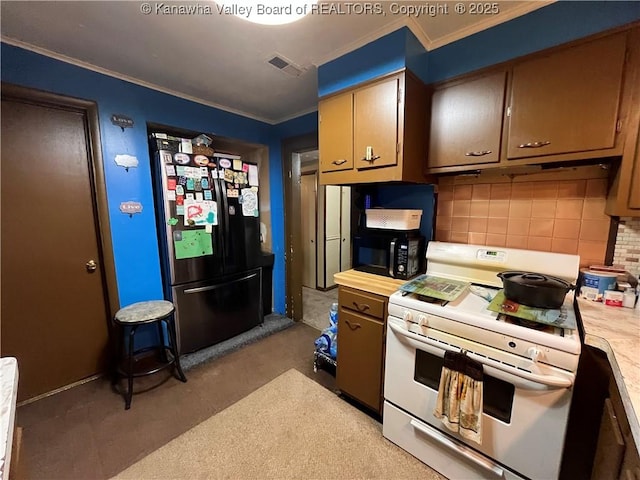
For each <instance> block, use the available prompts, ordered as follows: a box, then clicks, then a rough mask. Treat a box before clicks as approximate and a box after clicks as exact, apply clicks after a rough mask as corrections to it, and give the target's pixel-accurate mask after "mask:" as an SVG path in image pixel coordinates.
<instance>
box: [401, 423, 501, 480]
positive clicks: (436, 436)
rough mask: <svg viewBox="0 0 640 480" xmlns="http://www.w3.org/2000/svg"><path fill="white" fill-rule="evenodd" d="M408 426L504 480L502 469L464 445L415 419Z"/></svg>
mask: <svg viewBox="0 0 640 480" xmlns="http://www.w3.org/2000/svg"><path fill="white" fill-rule="evenodd" d="M410 424H411V426H412V427H413V428H415V429H416V430H418V431H419V432H421V433H423V434H425V435H426V436H428V437H429V438H431V439H432V440H435V441H436V442H438V443H439V444H441V445H443V446H444V447H446V448H448V449H449V450H455V451H456V453H459V454H460V455H462V456H463V457H465V458H467V459H468V460H469V461H471V462H473V463H474V464H476V465H477V466H479V467H481V468H483V469H484V470H486V471H488V472H491V473H493V474H494V475H496V476H497V477H498V478H504V470H503V469H502V468H500V466H498V465H497V464H495V463H494V462H492V461H490V460H488V459H486V458H484V457H483V456H482V455H480V454H478V453H476V452H475V451H474V450H472V449H471V448H469V447H466V446H464V445H461V444H459V443H457V442H455V441H453V440H451V439H450V438H449V437H447V436H445V435H443V434H442V433H440V432H439V431H438V430H436V429H435V428H433V427H430V426H429V425H426V424H424V423H422V422H419V421H418V420H416V419H415V418H412V419H411V422H410Z"/></svg>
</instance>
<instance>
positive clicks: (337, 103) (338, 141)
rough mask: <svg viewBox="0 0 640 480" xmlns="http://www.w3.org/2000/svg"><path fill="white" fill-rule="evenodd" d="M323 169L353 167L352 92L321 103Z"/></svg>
mask: <svg viewBox="0 0 640 480" xmlns="http://www.w3.org/2000/svg"><path fill="white" fill-rule="evenodd" d="M318 119H319V125H318V141H319V144H320V149H319V152H318V154H319V157H320V171H321V172H332V171H336V170H351V169H353V95H352V94H351V92H348V93H343V94H341V95H336V96H334V97H329V98H327V99H326V100H323V101H321V102H320V104H319V105H318Z"/></svg>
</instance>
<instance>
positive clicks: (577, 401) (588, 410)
mask: <svg viewBox="0 0 640 480" xmlns="http://www.w3.org/2000/svg"><path fill="white" fill-rule="evenodd" d="M631 414H633V412H631ZM575 478H581V479H582V478H584V479H589V478H590V479H591V480H640V452H639V450H638V444H636V441H635V439H634V436H633V432H632V431H631V425H630V422H629V418H628V416H627V411H626V410H625V407H624V404H623V402H622V395H621V393H620V390H619V388H618V384H617V382H616V378H615V374H614V372H613V367H612V366H611V363H610V362H609V359H608V358H607V355H606V353H605V352H603V351H602V350H600V349H598V348H595V347H592V346H590V345H583V350H582V353H581V354H580V363H579V366H578V373H577V377H576V382H575V385H574V394H573V400H572V404H571V413H570V415H569V424H568V426H567V433H566V437H565V448H564V452H563V465H562V469H561V473H560V480H565V479H566V480H573V479H575Z"/></svg>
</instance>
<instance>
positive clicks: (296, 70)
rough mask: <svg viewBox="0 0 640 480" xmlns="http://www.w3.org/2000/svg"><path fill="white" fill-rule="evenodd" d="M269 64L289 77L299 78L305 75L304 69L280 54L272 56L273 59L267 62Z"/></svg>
mask: <svg viewBox="0 0 640 480" xmlns="http://www.w3.org/2000/svg"><path fill="white" fill-rule="evenodd" d="M267 62H268V63H270V64H271V65H273V66H274V67H276V68H277V69H278V70H280V71H281V72H284V73H286V74H287V75H291V76H292V77H299V76H300V75H302V74H303V73H304V68H302V67H300V66H298V65H296V64H294V63H293V62H292V61H291V60H289V59H287V58H285V57H283V56H282V55H280V54H279V53H276V54H274V55H272V57H271V58H270V59H269V60H267Z"/></svg>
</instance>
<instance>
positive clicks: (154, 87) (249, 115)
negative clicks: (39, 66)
mask: <svg viewBox="0 0 640 480" xmlns="http://www.w3.org/2000/svg"><path fill="white" fill-rule="evenodd" d="M0 40H2V42H3V43H7V44H9V45H13V46H14V47H19V48H23V49H24V50H29V51H31V52H34V53H38V54H40V55H44V56H45V57H49V58H53V59H55V60H59V61H61V62H64V63H68V64H70V65H74V66H76V67H80V68H84V69H86V70H91V71H92V72H96V73H101V74H103V75H107V76H109V77H112V78H117V79H118V80H124V81H125V82H129V83H133V84H135V85H139V86H141V87H145V88H149V89H151V90H155V91H157V92H161V93H166V94H167V95H172V96H174V97H178V98H182V99H183V100H189V101H191V102H194V103H199V104H201V105H206V106H207V107H213V108H217V109H218V110H222V111H225V112H228V113H233V114H235V115H240V116H242V117H247V118H250V119H252V120H257V121H259V122H263V123H266V124H269V125H275V124H276V123H280V121H279V120H274V119H271V118H266V117H260V116H258V115H255V114H252V113H249V112H245V111H242V110H237V109H234V108H231V107H227V106H226V105H221V104H219V103H215V102H210V101H207V100H203V99H202V98H198V97H194V96H192V95H187V94H185V93H182V92H178V91H176V90H172V89H170V88H165V87H161V86H160V85H156V84H154V83H150V82H145V81H144V80H140V79H137V78H135V77H130V76H128V75H123V74H121V73H118V72H114V71H112V70H109V69H106V68H103V67H98V66H97V65H93V64H92V63H88V62H84V61H82V60H77V59H75V58H72V57H68V56H66V55H62V54H60V53H57V52H54V51H51V50H48V49H46V48H42V47H39V46H37V45H32V44H30V43H27V42H23V41H21V40H16V39H14V38H11V37H6V36H4V35H2V36H0ZM294 118H295V117H294Z"/></svg>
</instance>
